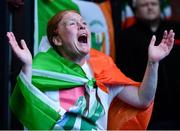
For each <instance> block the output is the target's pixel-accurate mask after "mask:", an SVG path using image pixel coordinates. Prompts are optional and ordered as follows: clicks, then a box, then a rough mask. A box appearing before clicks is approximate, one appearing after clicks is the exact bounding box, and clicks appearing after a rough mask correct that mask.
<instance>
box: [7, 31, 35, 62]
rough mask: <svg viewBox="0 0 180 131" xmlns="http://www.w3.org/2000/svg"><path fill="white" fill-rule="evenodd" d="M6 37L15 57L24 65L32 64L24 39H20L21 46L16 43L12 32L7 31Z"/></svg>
mask: <svg viewBox="0 0 180 131" xmlns="http://www.w3.org/2000/svg"><path fill="white" fill-rule="evenodd" d="M7 37H8V39H9V43H10V45H11V47H12V50H13V51H14V53H15V54H16V55H17V57H18V58H19V59H20V60H21V61H22V62H23V63H24V64H25V66H29V65H31V64H32V55H31V52H30V51H29V49H28V48H27V45H26V43H25V41H24V40H21V45H22V48H21V47H20V46H19V45H18V43H17V41H16V38H15V36H14V34H13V33H12V32H7Z"/></svg>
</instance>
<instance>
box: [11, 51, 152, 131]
mask: <svg viewBox="0 0 180 131" xmlns="http://www.w3.org/2000/svg"><path fill="white" fill-rule="evenodd" d="M89 63H90V66H91V68H92V70H93V72H94V77H95V79H92V80H89V79H88V78H87V77H86V74H85V73H84V71H83V70H82V68H81V67H80V66H79V65H77V64H75V63H73V62H71V61H69V60H67V59H64V58H63V57H61V56H60V55H59V54H58V53H57V52H56V51H54V50H53V49H52V48H50V49H49V50H48V51H47V52H40V53H38V54H37V55H36V56H35V58H34V60H33V72H32V82H30V81H28V80H27V78H26V76H25V75H24V74H23V72H21V73H20V74H19V76H18V78H17V84H16V87H15V89H14V91H13V93H12V95H11V98H10V108H11V110H12V111H13V112H14V114H15V115H16V116H17V118H18V119H19V120H20V121H21V123H22V124H23V125H24V126H26V127H27V128H28V129H46V130H47V129H52V128H53V127H54V125H55V123H56V122H57V120H59V119H60V118H61V117H62V116H63V114H64V112H65V111H64V110H63V109H61V107H59V106H57V105H56V104H55V103H54V102H52V101H51V100H50V99H48V97H47V96H46V95H44V93H43V92H44V91H50V90H61V89H68V88H73V87H77V86H82V85H85V84H87V85H88V86H92V87H93V86H94V84H96V85H97V86H98V87H99V88H101V89H102V90H103V91H104V92H106V93H108V90H107V88H106V86H105V85H106V84H111V85H121V84H123V85H134V86H139V84H140V83H138V82H134V81H133V80H131V79H129V78H127V77H126V76H125V75H124V74H123V73H121V71H120V70H119V69H118V68H117V67H116V66H115V64H114V62H113V60H112V59H111V58H110V57H109V56H107V55H105V54H103V53H101V52H99V51H96V50H94V49H92V50H91V52H90V58H89ZM119 102H120V101H117V102H115V104H119ZM120 103H122V102H120ZM112 109H113V108H112ZM121 109H123V110H126V108H124V107H121V108H119V109H118V111H121ZM128 109H129V108H128ZM110 110H111V109H110ZM116 110H117V107H116V109H115V110H114V111H111V112H110V115H109V116H112V114H113V113H115V111H116ZM132 112H135V113H132ZM139 113H141V114H143V111H142V110H141V111H139V110H138V109H136V108H132V109H131V112H130V114H125V113H122V114H124V115H123V116H122V115H120V116H121V117H122V118H121V117H120V118H118V120H120V121H121V122H123V123H124V124H127V123H128V124H130V125H132V123H133V122H134V121H135V120H134V118H135V117H137V116H138V114H139ZM148 113H149V114H150V113H151V112H150V111H149V112H148ZM141 116H143V115H141ZM149 116H150V115H149ZM144 117H146V116H144ZM116 118H117V116H116ZM123 118H127V119H128V120H132V122H131V121H126V120H124V119H123ZM132 118H133V119H132ZM148 120H149V119H148V118H147V119H146V120H144V119H143V118H141V119H138V121H139V123H138V122H136V123H135V122H134V123H135V124H134V123H133V124H134V125H133V126H134V128H133V129H136V128H137V127H138V126H139V124H140V123H141V122H142V121H143V122H144V123H146V124H147V123H148ZM123 123H119V124H120V125H124V124H123ZM138 129H139V128H138ZM143 129H144V127H143Z"/></svg>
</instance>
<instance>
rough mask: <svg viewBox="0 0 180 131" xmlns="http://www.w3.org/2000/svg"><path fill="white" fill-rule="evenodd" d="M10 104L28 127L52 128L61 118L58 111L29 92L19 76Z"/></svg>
mask: <svg viewBox="0 0 180 131" xmlns="http://www.w3.org/2000/svg"><path fill="white" fill-rule="evenodd" d="M9 104H10V108H11V110H12V111H13V112H14V114H15V115H16V117H17V118H18V119H19V120H20V121H21V122H22V124H23V125H25V126H26V127H27V128H28V129H37V130H38V129H51V128H52V127H53V125H54V124H55V123H56V121H57V120H58V119H59V118H60V115H59V114H58V113H57V112H55V111H54V110H53V109H51V108H50V107H49V106H48V105H46V104H45V103H43V102H42V101H41V100H39V99H38V98H37V97H36V96H34V95H33V94H32V93H31V92H29V91H28V90H27V88H26V85H24V83H23V82H22V81H21V79H20V78H19V77H18V79H17V84H16V87H15V89H14V91H13V94H12V96H11V98H10V103H9Z"/></svg>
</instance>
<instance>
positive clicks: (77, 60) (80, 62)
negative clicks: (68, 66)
mask: <svg viewBox="0 0 180 131" xmlns="http://www.w3.org/2000/svg"><path fill="white" fill-rule="evenodd" d="M62 56H63V57H64V58H66V59H68V60H70V61H73V62H74V63H76V64H78V65H80V66H82V65H83V64H84V63H85V61H86V56H78V57H75V56H69V55H66V54H63V53H62Z"/></svg>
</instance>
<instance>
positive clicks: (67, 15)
mask: <svg viewBox="0 0 180 131" xmlns="http://www.w3.org/2000/svg"><path fill="white" fill-rule="evenodd" d="M71 19H78V20H83V18H82V16H81V15H80V14H78V13H76V12H67V13H65V14H64V15H63V17H62V21H63V20H71Z"/></svg>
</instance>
